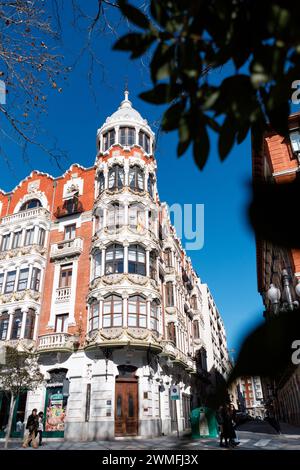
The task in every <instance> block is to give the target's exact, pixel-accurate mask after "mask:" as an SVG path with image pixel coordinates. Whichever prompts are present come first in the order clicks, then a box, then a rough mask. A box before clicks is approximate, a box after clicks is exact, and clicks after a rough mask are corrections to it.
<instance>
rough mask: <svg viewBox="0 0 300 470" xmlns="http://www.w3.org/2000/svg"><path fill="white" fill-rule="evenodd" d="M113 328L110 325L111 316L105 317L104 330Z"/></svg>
mask: <svg viewBox="0 0 300 470" xmlns="http://www.w3.org/2000/svg"><path fill="white" fill-rule="evenodd" d="M110 326H111V324H110V315H105V316H104V317H103V328H109V327H110Z"/></svg>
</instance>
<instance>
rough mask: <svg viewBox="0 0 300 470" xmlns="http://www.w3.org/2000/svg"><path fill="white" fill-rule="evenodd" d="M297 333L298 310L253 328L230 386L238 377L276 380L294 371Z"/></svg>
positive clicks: (233, 372) (244, 343)
mask: <svg viewBox="0 0 300 470" xmlns="http://www.w3.org/2000/svg"><path fill="white" fill-rule="evenodd" d="M299 329H300V312H299V310H294V311H285V312H281V313H280V314H279V315H278V316H276V317H273V318H271V319H269V320H267V321H266V322H264V323H263V324H261V325H259V326H258V327H257V328H255V329H254V330H253V331H252V332H251V333H250V334H249V335H248V337H247V338H246V339H245V340H244V342H243V344H242V347H241V350H240V352H239V355H238V358H237V361H236V364H235V367H234V369H233V371H232V373H231V375H230V380H229V382H232V381H233V380H235V379H236V378H238V377H241V376H253V375H260V376H262V377H270V378H276V377H278V376H279V375H280V374H281V373H283V372H284V371H285V372H287V371H288V369H293V368H294V365H293V363H292V354H293V352H294V350H293V349H292V344H293V342H294V340H297V339H299Z"/></svg>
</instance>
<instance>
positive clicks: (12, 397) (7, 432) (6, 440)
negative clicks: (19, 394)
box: [4, 394, 16, 449]
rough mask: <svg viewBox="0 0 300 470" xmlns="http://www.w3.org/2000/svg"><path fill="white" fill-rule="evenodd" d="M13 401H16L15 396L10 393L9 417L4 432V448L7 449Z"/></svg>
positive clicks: (13, 406) (12, 414)
mask: <svg viewBox="0 0 300 470" xmlns="http://www.w3.org/2000/svg"><path fill="white" fill-rule="evenodd" d="M15 403H16V397H15V396H14V395H13V394H12V395H11V399H10V407H9V417H8V423H7V430H6V434H5V443H4V449H7V447H8V441H9V437H10V433H11V427H12V421H13V416H14V408H15Z"/></svg>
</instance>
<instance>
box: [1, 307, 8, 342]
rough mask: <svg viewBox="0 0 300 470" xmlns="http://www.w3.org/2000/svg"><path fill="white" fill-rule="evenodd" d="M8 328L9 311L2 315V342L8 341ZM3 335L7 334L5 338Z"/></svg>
mask: <svg viewBox="0 0 300 470" xmlns="http://www.w3.org/2000/svg"><path fill="white" fill-rule="evenodd" d="M3 325H4V327H3ZM8 327H9V313H8V311H7V310H5V311H4V312H2V313H1V315H0V341H6V340H7V339H8V338H7V333H8ZM3 333H5V337H3Z"/></svg>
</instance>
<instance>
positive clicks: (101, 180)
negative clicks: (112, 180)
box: [98, 172, 105, 194]
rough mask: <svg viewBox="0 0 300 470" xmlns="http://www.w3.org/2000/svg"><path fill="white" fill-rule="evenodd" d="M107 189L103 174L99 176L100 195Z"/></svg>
mask: <svg viewBox="0 0 300 470" xmlns="http://www.w3.org/2000/svg"><path fill="white" fill-rule="evenodd" d="M104 189H105V176H104V173H103V172H101V173H99V174H98V194H101V193H102V192H103V191H104Z"/></svg>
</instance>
